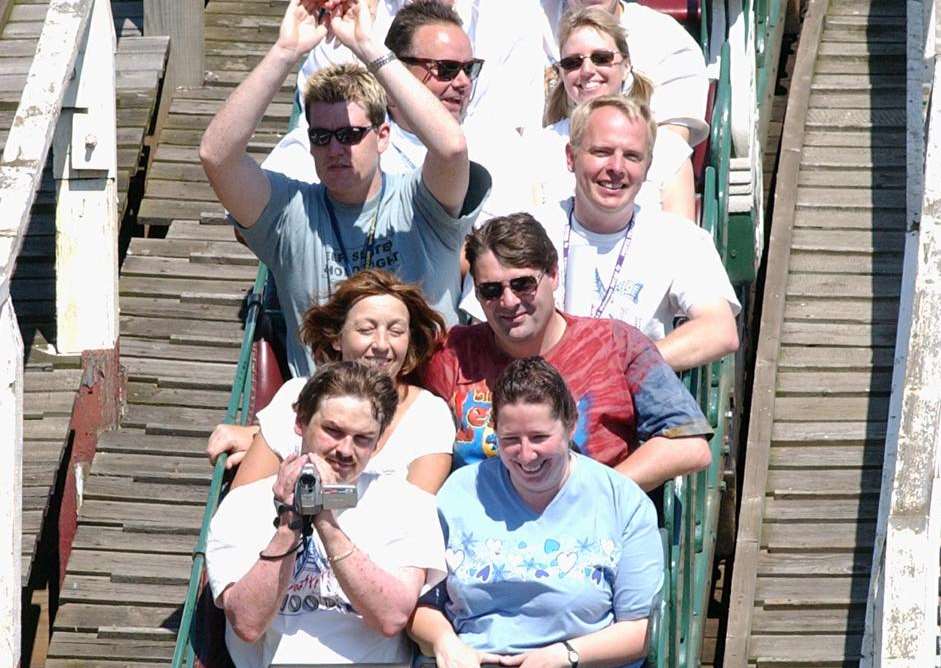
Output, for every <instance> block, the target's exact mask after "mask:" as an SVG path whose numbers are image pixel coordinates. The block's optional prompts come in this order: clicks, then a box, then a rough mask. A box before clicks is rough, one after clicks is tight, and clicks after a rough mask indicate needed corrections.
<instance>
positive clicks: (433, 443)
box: [412, 390, 457, 461]
mask: <svg viewBox="0 0 941 668" xmlns="http://www.w3.org/2000/svg"><path fill="white" fill-rule="evenodd" d="M421 392H422V394H421V396H420V397H419V398H418V400H416V402H415V404H416V405H415V406H414V408H418V409H420V412H419V413H418V414H417V415H416V417H419V418H420V423H421V433H422V437H421V438H419V439H417V440H416V447H415V457H414V458H413V459H412V461H415V460H416V459H418V458H419V457H424V456H425V455H441V454H444V455H450V454H451V453H452V452H454V438H455V436H456V435H457V430H456V428H455V426H454V415H453V414H452V413H451V409H450V408H448V405H447V404H446V403H445V402H444V399H442V398H441V397H438V396H436V395H434V394H432V393H431V392H429V391H428V390H422V391H421ZM419 402H420V403H419Z"/></svg>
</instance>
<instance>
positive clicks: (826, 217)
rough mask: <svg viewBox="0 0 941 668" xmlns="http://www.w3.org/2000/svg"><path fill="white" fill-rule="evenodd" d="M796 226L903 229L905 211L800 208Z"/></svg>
mask: <svg viewBox="0 0 941 668" xmlns="http://www.w3.org/2000/svg"><path fill="white" fill-rule="evenodd" d="M794 222H795V224H796V225H797V226H798V227H820V228H843V229H873V230H875V229H904V228H905V212H904V211H901V212H900V211H895V210H892V209H885V210H882V209H880V210H878V211H875V210H872V209H857V210H841V209H807V208H804V209H800V210H799V211H798V212H797V217H796V218H795V221H794Z"/></svg>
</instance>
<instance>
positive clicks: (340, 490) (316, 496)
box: [294, 462, 359, 519]
mask: <svg viewBox="0 0 941 668" xmlns="http://www.w3.org/2000/svg"><path fill="white" fill-rule="evenodd" d="M358 499H359V497H358V494H357V492H356V485H324V484H323V483H321V482H320V474H319V473H318V472H317V467H316V466H314V465H313V464H311V463H310V462H308V463H307V464H304V467H303V468H302V469H301V474H300V475H299V476H298V477H297V483H296V484H295V485H294V512H295V513H297V514H298V515H300V516H301V517H303V518H305V519H307V518H310V517H313V516H314V515H316V514H317V513H319V512H320V511H321V510H323V509H324V508H326V509H328V510H332V509H339V508H352V507H353V506H355V505H356V502H357V500H358Z"/></svg>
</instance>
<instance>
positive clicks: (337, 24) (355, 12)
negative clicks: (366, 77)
mask: <svg viewBox="0 0 941 668" xmlns="http://www.w3.org/2000/svg"><path fill="white" fill-rule="evenodd" d="M324 7H325V8H326V9H327V10H328V11H329V12H330V32H331V33H332V34H333V35H335V36H336V38H337V39H338V40H339V41H340V43H341V44H343V45H344V46H346V47H348V48H349V49H350V50H351V51H352V52H353V53H355V54H356V55H357V56H359V57H360V58H362V57H363V53H362V47H363V46H364V45H365V44H366V43H367V42H369V41H370V40H371V39H372V23H373V17H372V12H371V11H370V8H369V3H368V2H367V0H326V2H325V4H324Z"/></svg>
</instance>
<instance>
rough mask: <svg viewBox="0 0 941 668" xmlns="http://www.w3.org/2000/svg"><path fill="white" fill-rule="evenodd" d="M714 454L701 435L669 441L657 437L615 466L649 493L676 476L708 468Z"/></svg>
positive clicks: (665, 438)
mask: <svg viewBox="0 0 941 668" xmlns="http://www.w3.org/2000/svg"><path fill="white" fill-rule="evenodd" d="M711 462H712V453H711V452H710V450H709V444H708V443H707V442H706V439H705V438H703V437H702V436H687V437H685V438H667V437H666V436H654V437H653V438H651V439H649V440H648V441H646V442H645V443H643V444H642V445H641V446H640V447H639V448H637V449H636V450H634V452H632V453H631V454H630V456H629V457H628V458H627V459H625V460H624V461H623V462H621V463H620V464H618V465H617V466H615V467H614V470H615V471H618V472H619V473H622V474H624V475H625V476H627V477H628V478H630V479H631V480H633V481H634V482H636V483H637V484H638V485H639V486H640V487H641V489H643V490H644V491H647V492H649V491H650V490H652V489H656V488H657V487H659V486H660V485H662V484H663V483H665V482H666V481H667V480H672V479H673V478H675V477H676V476H681V475H686V474H688V473H695V472H696V471H701V470H702V469H704V468H706V467H707V466H709V464H710V463H711Z"/></svg>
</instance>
